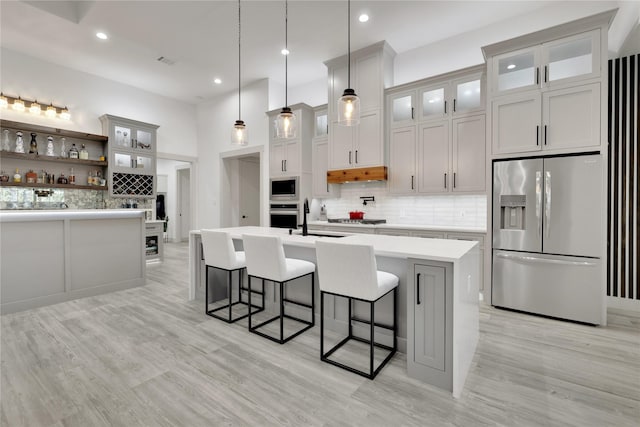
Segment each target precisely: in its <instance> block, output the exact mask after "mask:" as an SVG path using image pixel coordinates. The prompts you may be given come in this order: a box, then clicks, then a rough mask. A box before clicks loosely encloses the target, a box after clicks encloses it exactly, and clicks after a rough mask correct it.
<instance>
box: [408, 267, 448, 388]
mask: <svg viewBox="0 0 640 427" xmlns="http://www.w3.org/2000/svg"><path fill="white" fill-rule="evenodd" d="M452 293H453V267H452V265H451V264H450V263H440V262H432V261H424V260H413V261H412V262H410V264H409V271H408V272H407V371H408V374H409V376H410V377H412V378H418V379H420V380H422V381H426V382H429V383H430V384H434V385H438V386H439V387H442V388H446V389H449V390H450V389H451V388H452V385H453V375H452V366H453V365H452V363H453V344H452V342H451V341H452V340H451V339H448V338H447V337H451V336H452V331H453V314H452V309H453V298H452V297H453V295H452Z"/></svg>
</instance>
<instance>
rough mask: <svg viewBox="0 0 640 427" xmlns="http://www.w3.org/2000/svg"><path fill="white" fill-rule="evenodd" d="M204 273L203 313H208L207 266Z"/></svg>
mask: <svg viewBox="0 0 640 427" xmlns="http://www.w3.org/2000/svg"><path fill="white" fill-rule="evenodd" d="M204 270H205V273H204V314H209V266H208V265H206V266H205V269H204Z"/></svg>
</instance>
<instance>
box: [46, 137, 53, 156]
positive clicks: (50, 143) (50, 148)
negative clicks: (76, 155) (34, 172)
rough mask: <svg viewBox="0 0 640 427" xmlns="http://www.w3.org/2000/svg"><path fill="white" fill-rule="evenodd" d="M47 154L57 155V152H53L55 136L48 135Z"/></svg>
mask: <svg viewBox="0 0 640 427" xmlns="http://www.w3.org/2000/svg"><path fill="white" fill-rule="evenodd" d="M47 156H52V157H53V156H55V153H54V152H53V137H52V136H48V137H47Z"/></svg>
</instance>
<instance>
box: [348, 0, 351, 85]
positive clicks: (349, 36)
mask: <svg viewBox="0 0 640 427" xmlns="http://www.w3.org/2000/svg"><path fill="white" fill-rule="evenodd" d="M347 58H348V59H347V87H348V88H351V0H347Z"/></svg>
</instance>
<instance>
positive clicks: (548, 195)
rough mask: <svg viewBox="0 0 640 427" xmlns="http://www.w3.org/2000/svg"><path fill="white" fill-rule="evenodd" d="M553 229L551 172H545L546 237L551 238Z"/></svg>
mask: <svg viewBox="0 0 640 427" xmlns="http://www.w3.org/2000/svg"><path fill="white" fill-rule="evenodd" d="M550 228H551V172H550V171H545V172H544V235H545V237H547V238H548V237H549V231H550Z"/></svg>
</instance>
